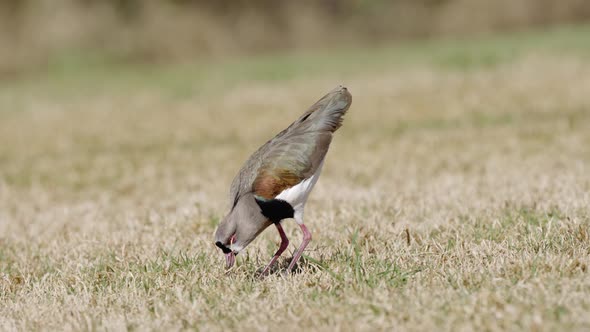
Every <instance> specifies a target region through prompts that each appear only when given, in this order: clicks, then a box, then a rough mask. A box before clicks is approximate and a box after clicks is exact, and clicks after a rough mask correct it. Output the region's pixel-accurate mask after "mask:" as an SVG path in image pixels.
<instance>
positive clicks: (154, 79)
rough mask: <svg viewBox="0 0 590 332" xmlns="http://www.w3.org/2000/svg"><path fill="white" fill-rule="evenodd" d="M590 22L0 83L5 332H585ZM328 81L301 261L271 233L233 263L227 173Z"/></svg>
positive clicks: (69, 69)
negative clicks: (344, 97)
mask: <svg viewBox="0 0 590 332" xmlns="http://www.w3.org/2000/svg"><path fill="white" fill-rule="evenodd" d="M589 34H590V28H589V27H587V26H586V27H584V26H582V27H563V28H558V29H555V30H551V31H545V32H530V33H521V34H514V35H510V36H497V37H493V36H491V37H487V38H485V39H483V40H479V41H469V40H464V41H432V42H413V43H406V44H402V45H397V46H395V47H385V48H379V49H363V50H359V49H357V50H340V51H338V50H332V51H323V52H318V53H305V54H300V55H297V56H295V55H290V56H287V55H273V56H270V55H269V56H265V57H259V58H241V59H238V58H236V59H229V60H227V59H226V60H223V61H216V62H207V63H205V62H203V63H193V64H185V65H175V66H172V65H170V66H157V67H152V66H148V65H137V66H122V65H117V64H112V63H109V62H108V61H101V60H94V61H90V60H87V59H86V60H84V59H85V58H83V57H82V56H73V55H72V56H69V57H67V58H64V59H61V60H60V61H56V62H55V63H54V64H52V65H51V67H50V68H49V69H48V71H47V72H44V73H39V74H30V75H28V76H26V77H20V78H18V79H15V80H11V81H3V82H0V330H55V329H58V330H125V329H129V330H145V329H154V330H165V329H169V328H171V329H173V330H179V329H198V330H203V331H209V330H228V329H229V330H241V331H252V330H262V331H266V330H268V331H270V330H276V329H279V328H280V329H283V330H285V331H290V330H298V329H300V328H304V329H309V328H311V329H314V330H326V331H328V330H329V331H333V330H340V331H353V330H354V331H364V330H366V331H368V330H375V329H377V330H385V329H395V330H453V331H456V330H466V331H469V330H492V331H494V330H532V331H540V330H541V331H542V330H547V331H552V330H553V331H558V330H559V331H564V330H588V329H590V297H589V295H590V274H589V271H588V268H589V265H590V235H589V233H590V230H589V228H590V208H589V206H590V43H589V42H588V35H589ZM339 83H343V84H345V85H346V86H347V87H348V88H349V90H350V91H351V93H352V95H353V104H352V107H351V109H350V111H349V113H348V115H347V117H346V120H345V122H344V126H343V127H342V128H341V129H340V130H339V131H338V132H337V133H336V135H335V139H334V142H333V144H332V148H331V150H330V152H329V154H328V159H327V162H326V165H325V167H324V171H323V174H322V177H321V179H320V181H319V182H318V185H317V186H316V188H315V190H314V192H313V194H312V196H311V199H310V202H309V203H308V205H307V209H306V223H307V225H308V227H309V228H310V230H311V231H312V233H313V234H314V239H313V241H312V243H311V244H310V246H309V247H308V248H309V249H308V250H307V251H306V255H305V256H304V258H303V259H302V261H301V262H300V264H299V269H298V273H295V274H294V275H292V276H288V277H283V276H281V275H280V274H273V275H271V276H270V277H268V278H266V279H264V280H258V279H257V278H256V271H257V269H259V268H260V267H262V266H264V264H265V263H266V262H267V261H268V259H269V258H270V257H271V255H272V254H273V253H274V251H275V250H276V247H277V245H278V242H279V237H278V234H277V233H276V232H275V231H274V229H269V230H267V231H266V232H264V233H263V234H262V236H261V237H260V238H258V239H257V240H256V241H255V242H254V243H253V244H252V245H251V246H250V247H248V249H247V250H246V252H244V253H243V254H240V255H239V256H238V260H237V267H236V268H235V269H233V270H231V271H230V272H229V273H226V272H225V270H224V258H223V256H222V255H221V253H220V252H219V250H218V249H217V248H216V247H215V246H214V245H213V232H214V229H215V226H216V224H217V222H218V221H219V219H220V218H222V217H223V215H224V214H225V213H226V212H227V211H226V208H227V205H228V191H229V185H230V182H231V180H232V178H233V176H234V175H235V173H236V172H237V170H238V169H239V168H240V166H241V164H242V162H243V161H244V160H245V159H246V158H247V157H248V156H249V155H250V153H252V152H253V151H254V150H255V149H256V148H257V147H258V146H259V145H261V144H262V143H264V142H265V141H266V140H267V139H269V138H270V137H272V136H273V135H274V134H276V133H277V132H278V131H280V130H281V129H283V128H284V127H285V126H287V125H288V124H289V123H290V121H292V120H294V119H295V118H296V117H297V116H298V115H299V114H301V113H302V112H303V111H304V110H305V109H306V107H308V106H309V105H311V104H312V103H313V102H315V101H316V100H317V99H318V98H319V97H321V96H322V95H323V94H324V93H325V92H327V91H329V90H330V89H332V88H333V87H334V86H335V85H337V84H339ZM285 225H286V227H285V229H286V231H287V235H289V236H290V237H291V239H292V240H291V247H290V248H289V249H288V252H289V254H287V255H285V257H284V258H283V259H282V260H281V261H280V262H281V266H283V267H284V266H285V265H286V264H287V263H288V259H289V257H290V254H291V253H292V252H293V251H294V250H295V248H296V245H298V244H299V241H300V239H301V234H300V231H299V229H298V227H297V226H296V225H295V223H294V222H292V221H288V222H286V224H285Z"/></svg>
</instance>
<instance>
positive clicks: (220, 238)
mask: <svg viewBox="0 0 590 332" xmlns="http://www.w3.org/2000/svg"><path fill="white" fill-rule="evenodd" d="M270 225H271V222H270V221H268V219H267V218H266V217H264V216H263V215H262V214H261V213H260V207H259V206H258V204H256V201H255V200H254V195H252V194H246V195H243V196H242V197H241V198H240V199H239V200H238V202H237V203H236V205H235V206H234V207H233V208H232V209H231V211H230V212H229V213H228V214H227V216H225V218H223V220H222V221H221V222H220V223H219V226H218V227H217V230H216V231H215V245H216V246H217V247H218V248H219V249H221V251H222V252H223V254H224V255H225V261H226V266H227V268H230V267H232V266H233V265H234V263H235V260H236V255H237V254H238V253H240V251H242V250H243V249H244V248H246V246H248V245H249V244H250V242H252V241H253V240H254V239H255V238H256V237H257V236H258V234H260V233H261V232H262V231H263V230H264V229H266V228H267V227H268V226H270Z"/></svg>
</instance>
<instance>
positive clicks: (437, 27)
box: [0, 0, 590, 76]
mask: <svg viewBox="0 0 590 332" xmlns="http://www.w3.org/2000/svg"><path fill="white" fill-rule="evenodd" d="M589 18H590V2H589V1H586V0H562V1H554V0H518V1H514V0H495V1H490V0H389V1H385V0H316V1H311V0H302V1H288V0H253V1H230V0H219V1H206V0H158V1H156V0H0V75H3V76H6V75H10V74H15V73H22V72H25V71H31V70H37V69H39V68H43V67H46V66H48V65H51V64H52V63H54V62H59V61H62V60H63V59H64V58H68V59H70V60H71V58H75V60H78V61H79V60H81V59H82V60H91V61H109V62H110V61H113V62H150V63H154V62H186V61H192V60H194V59H195V58H202V57H220V56H227V55H236V54H260V53H265V52H276V51H287V50H288V51H293V50H308V49H316V48H320V49H326V48H331V47H354V46H359V45H362V46H367V45H379V44H384V43H392V42H395V41H400V40H408V39H415V38H419V39H427V38H428V39H432V38H440V37H449V36H452V37H466V36H474V35H476V36H477V35H484V34H489V33H494V32H507V31H517V30H523V29H529V28H532V27H539V26H548V25H556V24H563V23H577V22H583V21H587V20H588V19H589Z"/></svg>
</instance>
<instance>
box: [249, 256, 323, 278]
mask: <svg viewBox="0 0 590 332" xmlns="http://www.w3.org/2000/svg"><path fill="white" fill-rule="evenodd" d="M292 260H293V256H291V257H290V258H288V259H285V260H282V261H280V262H277V263H276V264H274V265H273V266H272V267H271V268H270V270H269V272H268V274H266V275H262V271H263V270H264V266H263V267H261V268H259V269H258V270H257V271H256V274H257V275H258V276H259V277H261V278H266V277H269V276H271V275H279V274H280V275H283V276H289V275H296V274H301V273H303V272H307V273H310V272H312V273H315V272H317V270H318V269H317V268H316V266H315V265H314V264H313V262H311V261H310V260H309V259H308V258H307V257H305V255H303V256H301V257H300V258H299V261H298V262H297V263H295V266H293V269H292V270H291V272H287V268H288V267H289V264H291V261H292Z"/></svg>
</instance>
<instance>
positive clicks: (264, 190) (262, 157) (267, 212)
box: [215, 86, 352, 274]
mask: <svg viewBox="0 0 590 332" xmlns="http://www.w3.org/2000/svg"><path fill="white" fill-rule="evenodd" d="M351 102H352V96H351V95H350V93H349V92H348V90H347V89H346V88H345V87H343V86H338V87H337V88H336V89H334V90H332V91H331V92H330V93H328V94H327V95H325V96H324V97H322V98H321V99H320V100H318V101H317V102H316V103H315V104H314V105H312V106H311V107H310V108H309V110H308V111H306V112H305V113H304V114H303V115H302V116H301V117H300V118H299V119H297V120H296V121H295V122H293V123H292V124H291V125H290V126H289V127H287V128H286V129H285V130H283V131H281V132H280V133H279V134H278V135H276V136H275V137H274V138H273V139H271V140H269V141H268V142H266V144H264V145H263V146H261V147H260V148H259V149H258V150H257V151H256V152H254V154H252V156H251V157H250V158H249V159H248V160H247V161H246V163H245V164H244V165H243V166H242V168H241V169H240V171H239V173H238V175H237V176H236V177H235V178H234V180H233V182H232V185H231V189H230V202H231V210H230V212H229V213H228V215H227V216H226V217H225V218H224V219H223V220H222V221H221V223H220V224H219V227H218V228H217V231H216V232H215V244H216V245H217V246H218V247H219V248H220V249H221V250H222V251H223V252H224V253H225V254H226V258H227V264H228V267H231V265H233V262H234V256H235V254H237V253H238V252H240V251H241V250H242V249H243V248H245V247H246V246H247V245H248V244H249V243H250V242H251V241H252V240H254V238H256V236H258V234H260V233H261V232H262V231H263V230H264V229H266V228H267V227H268V226H270V225H271V224H273V223H274V224H275V226H276V227H277V230H278V231H279V234H280V236H281V246H280V248H279V250H278V251H277V253H276V254H275V256H274V257H273V259H272V260H271V262H270V263H269V264H268V265H267V267H266V268H265V270H264V272H263V274H266V273H267V272H268V270H269V268H270V267H271V265H272V264H273V263H274V262H275V261H276V259H278V257H279V256H280V254H281V253H282V252H283V251H284V250H285V249H286V247H287V245H288V239H287V237H286V236H285V234H284V232H283V229H282V226H281V224H280V222H281V221H282V220H283V219H286V218H294V219H295V221H296V222H297V223H298V224H299V225H300V227H301V229H302V231H303V233H304V240H303V243H302V244H301V246H300V247H299V249H298V251H297V253H296V254H295V256H294V258H293V260H292V261H291V264H290V265H289V268H288V270H291V269H292V268H293V266H294V264H295V263H296V262H297V260H298V259H299V257H300V256H301V253H302V252H303V250H304V249H305V246H306V245H307V243H308V242H309V241H310V240H311V234H310V233H309V231H308V230H307V228H306V227H305V225H304V224H303V209H304V206H305V203H306V201H307V197H308V195H309V193H310V191H311V190H312V189H313V186H314V184H315V182H316V181H317V179H318V177H319V174H320V171H321V167H322V165H323V161H324V158H325V155H326V153H327V152H328V148H329V146H330V143H331V142H332V134H333V133H334V131H336V130H337V129H338V128H340V126H341V125H342V120H343V115H344V114H345V113H346V111H347V110H348V108H349V107H350V104H351Z"/></svg>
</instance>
